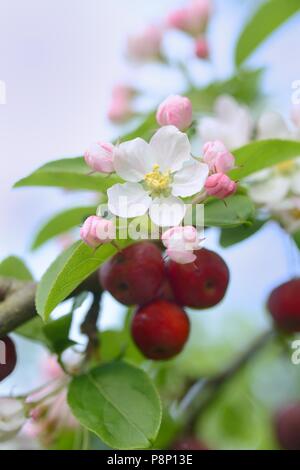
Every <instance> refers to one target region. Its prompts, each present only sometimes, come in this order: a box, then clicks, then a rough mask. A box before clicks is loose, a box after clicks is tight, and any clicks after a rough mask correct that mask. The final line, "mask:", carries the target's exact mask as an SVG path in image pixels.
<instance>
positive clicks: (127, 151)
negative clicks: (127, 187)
mask: <svg viewBox="0 0 300 470" xmlns="http://www.w3.org/2000/svg"><path fill="white" fill-rule="evenodd" d="M154 164H155V162H154V161H153V158H152V152H151V148H150V146H149V144H147V142H145V141H144V140H143V139H140V138H138V139H134V140H131V141H129V142H124V143H123V144H120V145H119V146H118V147H116V150H115V153H114V167H115V170H116V172H117V174H118V175H119V176H121V178H123V179H124V180H126V181H130V182H132V183H137V182H138V181H142V180H143V179H144V177H145V175H146V173H149V172H150V171H151V170H152V168H153V165H154Z"/></svg>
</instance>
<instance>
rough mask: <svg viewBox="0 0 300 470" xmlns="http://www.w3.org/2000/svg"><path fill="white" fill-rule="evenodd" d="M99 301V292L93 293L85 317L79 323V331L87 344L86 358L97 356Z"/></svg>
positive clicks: (97, 357)
mask: <svg viewBox="0 0 300 470" xmlns="http://www.w3.org/2000/svg"><path fill="white" fill-rule="evenodd" d="M100 301H101V292H98V293H94V298H93V303H92V305H91V307H90V309H89V311H88V312H87V314H86V317H85V319H84V321H83V323H82V325H81V328H80V329H81V333H83V334H84V335H86V336H87V338H88V344H87V347H86V355H87V357H88V358H92V357H94V358H95V359H100V358H99V354H100V351H99V345H100V339H99V334H98V328H97V323H98V318H99V314H100Z"/></svg>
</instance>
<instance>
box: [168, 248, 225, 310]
mask: <svg viewBox="0 0 300 470" xmlns="http://www.w3.org/2000/svg"><path fill="white" fill-rule="evenodd" d="M195 254H196V256H197V259H196V261H195V262H194V263H189V264H178V263H175V261H172V260H170V261H169V262H168V264H167V275H168V278H169V281H170V284H171V286H172V289H173V292H174V296H175V300H176V302H177V303H178V304H180V305H183V306H187V307H192V308H210V307H213V306H215V305H217V304H218V303H219V302H221V300H222V299H223V297H224V295H225V293H226V290H227V287H228V283H229V270H228V267H227V265H226V263H225V261H224V260H223V259H222V258H221V257H220V256H219V255H218V254H217V253H214V252H213V251H210V250H206V249H202V250H199V251H197V252H196V253H195Z"/></svg>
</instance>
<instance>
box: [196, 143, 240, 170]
mask: <svg viewBox="0 0 300 470" xmlns="http://www.w3.org/2000/svg"><path fill="white" fill-rule="evenodd" d="M203 160H204V162H205V163H206V164H207V165H208V166H209V169H210V171H211V172H212V173H227V172H228V171H230V170H232V169H233V168H234V165H235V158H234V156H233V155H232V154H231V153H230V152H229V150H227V148H226V147H225V145H224V144H223V142H221V141H220V140H215V141H212V142H207V143H206V144H205V145H204V147H203Z"/></svg>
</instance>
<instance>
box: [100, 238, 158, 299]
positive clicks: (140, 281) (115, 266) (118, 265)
mask: <svg viewBox="0 0 300 470" xmlns="http://www.w3.org/2000/svg"><path fill="white" fill-rule="evenodd" d="M164 279H165V268H164V262H163V258H162V255H161V251H160V250H159V248H158V247H157V246H156V245H154V244H153V243H150V242H140V243H135V244H134V245H131V246H129V247H127V248H125V249H124V250H123V251H122V252H120V253H117V254H116V255H115V256H114V257H113V258H111V259H110V260H109V261H108V262H107V263H105V264H104V265H103V266H102V268H101V270H100V282H101V285H102V287H103V289H106V290H108V292H110V293H111V295H112V296H113V297H114V298H115V299H117V300H118V301H119V302H121V303H122V304H125V305H136V304H137V305H143V304H145V303H147V302H150V300H152V299H154V298H155V297H156V294H157V291H158V289H159V287H160V286H161V284H162V282H163V280H164Z"/></svg>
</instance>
